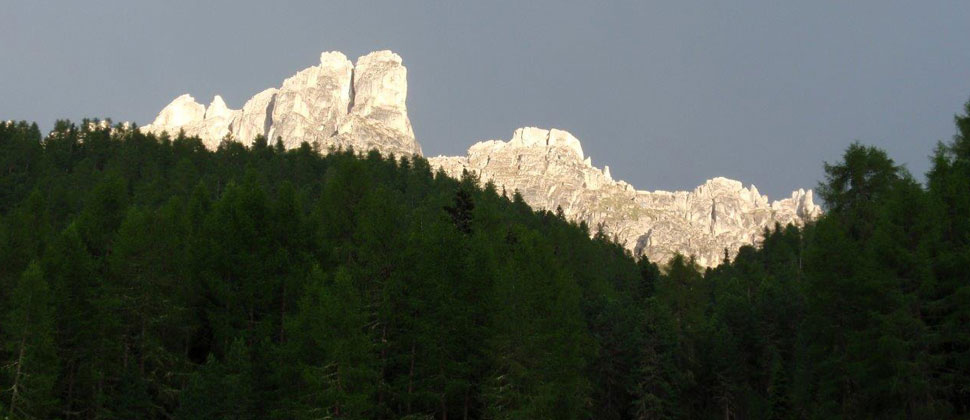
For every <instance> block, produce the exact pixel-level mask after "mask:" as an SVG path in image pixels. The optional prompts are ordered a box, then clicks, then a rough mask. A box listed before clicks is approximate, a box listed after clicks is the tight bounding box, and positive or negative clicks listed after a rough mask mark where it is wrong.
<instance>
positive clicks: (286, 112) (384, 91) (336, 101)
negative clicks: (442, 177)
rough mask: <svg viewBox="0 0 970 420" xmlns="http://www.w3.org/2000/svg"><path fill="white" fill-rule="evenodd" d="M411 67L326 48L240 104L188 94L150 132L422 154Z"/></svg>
mask: <svg viewBox="0 0 970 420" xmlns="http://www.w3.org/2000/svg"><path fill="white" fill-rule="evenodd" d="M406 98H407V69H406V68H405V67H404V65H403V64H402V60H401V57H400V56H398V55H397V54H394V53H393V52H390V51H377V52H373V53H370V54H367V55H365V56H363V57H360V58H359V59H357V65H356V66H354V65H353V64H352V63H351V62H350V60H348V59H347V57H346V56H344V55H343V54H342V53H339V52H324V53H322V54H321V55H320V65H318V66H313V67H310V68H307V69H304V70H301V71H300V72H298V73H296V74H295V75H293V76H291V77H289V78H287V79H286V80H284V81H283V83H282V86H281V87H280V88H278V89H277V88H270V89H267V90H264V91H262V92H260V93H258V94H256V95H255V96H253V97H252V98H251V99H250V100H249V101H247V102H246V104H245V105H244V106H243V108H242V109H241V110H233V109H229V108H228V107H227V106H226V104H225V102H224V101H223V100H222V98H221V97H219V96H218V95H217V96H216V98H215V99H213V101H212V104H211V105H209V106H208V107H204V106H202V105H201V104H199V103H197V102H195V99H194V98H192V96H190V95H188V94H185V95H182V96H179V97H178V98H176V99H175V100H174V101H172V103H170V104H169V105H168V106H166V107H165V108H164V109H163V110H162V112H161V113H159V115H158V117H157V118H156V119H155V121H154V122H152V124H149V125H146V126H144V127H142V130H143V131H145V132H151V133H156V134H161V133H162V132H168V133H170V134H172V135H174V134H177V133H178V132H179V130H184V131H185V134H186V135H189V136H199V137H200V138H201V139H202V142H203V144H205V146H206V147H207V148H209V149H215V148H217V147H218V146H219V143H220V142H221V141H222V140H223V139H224V138H226V136H231V137H232V138H234V139H235V140H236V141H239V142H241V143H243V144H245V145H249V144H251V143H252V141H253V139H254V138H255V137H256V136H258V135H262V136H266V137H267V139H268V140H269V142H270V143H271V144H273V143H275V142H276V141H281V142H282V144H283V147H284V148H286V149H292V148H296V147H299V146H300V144H301V143H303V142H307V143H310V144H311V145H313V146H316V147H318V148H319V150H321V151H322V152H324V153H325V152H326V151H327V150H328V149H329V148H330V147H335V148H350V147H352V148H354V149H355V150H358V151H368V150H371V149H377V150H378V151H380V152H381V153H384V154H391V153H393V154H395V155H397V156H402V155H414V154H418V155H420V154H421V146H419V145H418V143H417V141H415V139H414V131H413V130H412V129H411V121H410V120H409V119H408V114H407V106H406V105H405V99H406Z"/></svg>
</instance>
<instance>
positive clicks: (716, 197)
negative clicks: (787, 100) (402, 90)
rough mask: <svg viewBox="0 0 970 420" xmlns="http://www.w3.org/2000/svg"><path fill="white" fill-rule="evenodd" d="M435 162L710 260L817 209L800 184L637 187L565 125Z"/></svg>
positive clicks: (657, 249)
mask: <svg viewBox="0 0 970 420" xmlns="http://www.w3.org/2000/svg"><path fill="white" fill-rule="evenodd" d="M428 160H429V161H430V162H431V165H432V166H433V167H440V168H441V169H442V170H444V171H445V172H446V173H447V174H449V175H451V176H454V177H460V176H462V173H463V172H464V171H468V172H469V173H470V174H472V175H473V176H476V177H478V178H479V179H480V180H481V182H492V183H493V184H494V185H495V186H496V188H498V189H499V190H503V189H504V190H505V191H507V192H512V191H518V192H519V193H520V194H521V195H522V198H523V199H524V200H525V201H526V202H527V203H529V205H531V206H533V207H535V208H540V209H546V210H551V211H553V210H555V209H557V208H561V209H562V211H563V213H564V214H565V216H566V217H567V218H568V219H571V220H575V221H584V222H586V223H587V225H589V226H590V228H591V229H592V230H593V231H594V232H595V231H598V230H599V229H600V228H602V229H603V231H604V233H606V234H607V235H610V236H613V237H615V238H616V239H618V241H619V242H620V243H621V244H623V245H624V246H625V247H626V248H627V249H629V250H630V251H631V252H633V253H634V255H646V256H647V257H649V258H650V260H652V261H659V262H665V261H668V260H669V259H670V258H671V257H673V255H674V254H675V253H681V254H684V255H689V256H694V257H695V258H696V261H697V263H698V264H699V265H701V266H704V267H711V266H715V265H717V264H719V263H720V262H721V261H722V260H723V259H724V253H725V252H727V253H728V254H729V255H730V256H733V255H734V254H736V253H737V250H738V249H739V248H740V247H741V246H743V245H750V244H753V243H756V242H757V241H758V240H759V238H760V237H761V235H762V232H763V231H764V229H765V228H766V227H773V226H774V225H775V224H776V223H778V224H781V225H782V226H785V225H787V224H789V223H793V224H796V225H802V224H804V223H805V222H806V221H808V220H811V219H814V218H816V217H818V216H819V215H820V214H821V209H820V208H819V207H818V206H817V205H815V204H814V203H813V202H812V191H811V190H809V191H804V190H798V191H795V192H793V193H792V195H791V197H789V198H786V199H784V200H779V201H774V202H769V201H768V197H766V196H764V195H761V194H760V193H759V192H758V189H757V188H755V187H754V186H751V187H750V188H744V186H743V185H742V184H741V183H740V182H738V181H734V180H730V179H727V178H714V179H712V180H709V181H707V182H705V183H704V185H701V186H699V187H697V188H695V189H694V190H693V191H676V192H668V191H640V190H637V189H635V188H633V186H631V185H630V184H628V183H626V182H624V181H617V180H614V179H613V178H612V177H611V176H610V168H609V167H608V166H607V167H604V168H603V169H602V170H601V169H599V168H596V167H594V166H593V165H592V160H591V159H590V158H588V157H584V156H583V149H582V146H581V145H580V142H579V140H577V139H576V138H575V137H573V136H572V135H571V134H569V133H567V132H565V131H562V130H556V129H552V130H543V129H538V128H531V127H530V128H520V129H518V130H516V131H515V133H513V134H512V139H511V140H509V141H507V142H506V141H501V140H489V141H484V142H480V143H476V144H475V145H473V146H472V147H471V148H469V149H468V156H462V157H449V156H439V157H433V158H430V159H428Z"/></svg>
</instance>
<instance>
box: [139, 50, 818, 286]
mask: <svg viewBox="0 0 970 420" xmlns="http://www.w3.org/2000/svg"><path fill="white" fill-rule="evenodd" d="M406 99H407V69H406V68H405V67H404V65H403V64H402V60H401V57H400V56H398V55H397V54H394V53H392V52H390V51H377V52H373V53H370V54H367V55H365V56H363V57H360V58H358V59H357V62H356V64H352V63H351V62H350V60H348V59H347V57H346V56H344V55H343V54H341V53H339V52H325V53H323V54H321V55H320V64H319V65H317V66H313V67H310V68H307V69H304V70H302V71H300V72H298V73H296V74H295V75H293V76H291V77H289V78H287V79H286V80H284V81H283V83H282V85H281V86H280V87H279V88H270V89H266V90H264V91H262V92H260V93H258V94H256V95H255V96H253V97H252V98H251V99H249V100H248V101H247V102H246V103H245V105H243V107H242V109H239V110H234V109H230V108H229V107H228V106H226V103H225V102H224V101H223V100H222V98H221V97H219V96H218V95H217V96H216V97H215V98H214V99H213V100H212V103H210V104H209V105H208V106H203V105H202V104H200V103H197V102H196V101H195V99H194V98H193V97H192V96H190V95H187V94H186V95H182V96H179V97H178V98H176V99H175V100H174V101H172V103H171V104H169V105H168V106H166V107H165V109H163V110H162V112H161V113H159V114H158V117H157V118H156V119H155V121H154V122H153V123H152V124H150V125H147V126H145V127H142V130H144V131H147V132H152V133H161V132H165V131H167V132H168V133H170V134H172V135H174V134H176V133H178V132H179V130H184V131H185V133H186V134H187V135H190V136H199V137H200V138H201V139H202V141H203V143H204V144H205V146H206V147H208V148H210V149H215V148H217V147H218V146H219V144H220V142H222V140H223V139H224V138H226V137H227V136H231V137H233V138H234V139H235V140H236V141H239V142H242V143H243V144H245V145H250V144H251V143H252V141H253V139H254V138H255V137H256V136H258V135H263V136H266V137H267V139H268V140H269V142H270V144H274V143H275V142H277V141H280V142H281V143H282V145H283V146H284V147H285V148H287V149H290V148H294V147H299V145H300V144H301V143H302V142H304V141H305V142H308V143H310V144H311V145H313V146H315V147H317V149H318V150H320V151H321V152H323V153H326V152H327V150H328V149H329V148H330V147H334V148H343V149H346V148H351V147H352V148H353V149H354V150H356V151H358V152H366V151H369V150H372V149H376V150H378V151H380V152H381V153H382V154H385V155H388V154H394V155H396V156H406V155H421V146H420V145H419V144H418V142H417V141H416V140H415V137H414V130H413V129H412V127H411V121H410V120H409V119H408V113H407V106H406V104H405V102H406ZM429 162H430V163H431V165H432V167H436V168H441V169H443V170H444V171H445V172H446V173H448V174H449V175H451V176H454V177H460V176H461V174H462V171H464V170H467V171H470V172H471V173H472V174H474V175H476V176H478V177H480V179H481V182H483V183H484V182H489V181H491V182H493V183H494V184H495V185H496V186H497V187H498V188H499V189H505V190H506V191H507V192H508V193H509V194H511V193H512V192H514V191H519V193H521V194H522V197H523V198H524V199H525V201H526V202H527V203H529V205H531V206H532V207H534V208H538V209H546V210H555V209H556V208H557V207H562V209H563V211H564V213H565V215H566V216H567V217H568V218H570V219H572V220H577V221H585V222H586V223H587V224H588V225H589V226H590V228H591V229H592V230H593V231H594V232H595V231H596V230H597V229H599V228H600V227H602V229H603V230H604V231H605V233H607V234H608V235H610V236H615V237H616V238H617V239H619V241H620V242H621V243H623V244H624V245H625V246H626V247H627V248H628V249H629V250H630V251H631V252H633V253H634V254H635V255H646V256H648V257H650V259H651V260H653V261H656V262H661V263H662V262H666V261H667V260H669V259H670V258H671V257H672V256H673V255H674V254H675V253H678V252H679V253H681V254H685V255H693V256H694V257H696V259H697V262H698V263H699V264H700V265H702V266H708V267H709V266H714V265H717V264H718V263H719V262H720V261H721V260H722V259H723V257H724V251H725V250H727V251H728V253H729V254H730V255H732V256H733V255H734V254H735V253H736V252H737V250H738V249H739V248H740V247H741V246H743V245H748V244H753V243H755V242H757V241H758V240H759V238H760V236H761V233H762V231H763V230H764V228H766V227H772V226H774V225H775V224H776V223H780V224H782V225H787V224H788V223H794V224H796V225H801V224H803V223H805V222H806V221H809V220H812V219H814V218H816V217H818V215H819V214H820V213H821V209H820V208H819V207H818V206H816V205H815V204H814V203H813V202H812V191H804V190H798V191H795V192H793V193H792V195H791V197H789V198H786V199H783V200H779V201H774V202H769V201H768V198H767V197H765V196H763V195H761V194H760V193H759V192H758V190H757V189H756V188H755V187H754V186H751V187H749V188H745V187H744V186H743V185H742V184H741V183H740V182H738V181H733V180H729V179H726V178H714V179H711V180H709V181H707V182H705V183H704V185H701V186H699V187H697V188H695V189H694V190H693V191H676V192H667V191H653V192H650V191H639V190H636V189H635V188H633V186H631V185H630V184H628V183H626V182H623V181H617V180H614V179H613V178H612V177H611V176H610V168H609V167H608V166H607V167H604V168H603V169H599V168H596V167H594V166H593V165H592V161H591V160H590V158H588V157H586V156H584V154H583V148H582V145H581V144H580V142H579V140H578V139H576V137H573V135H571V134H569V133H567V132H565V131H562V130H556V129H552V130H543V129H539V128H520V129H518V130H516V131H515V133H513V135H512V139H511V140H509V141H500V140H489V141H485V142H481V143H477V144H475V145H473V146H472V147H471V148H470V149H468V155H467V156H461V157H445V156H439V157H434V158H431V159H429Z"/></svg>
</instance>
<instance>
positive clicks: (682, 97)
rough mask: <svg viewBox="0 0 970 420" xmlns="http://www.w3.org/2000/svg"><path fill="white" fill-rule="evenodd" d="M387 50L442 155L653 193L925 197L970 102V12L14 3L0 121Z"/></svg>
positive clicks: (937, 8) (205, 91)
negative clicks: (551, 140) (847, 175)
mask: <svg viewBox="0 0 970 420" xmlns="http://www.w3.org/2000/svg"><path fill="white" fill-rule="evenodd" d="M380 49H391V50H394V51H395V52H397V53H399V54H400V55H401V56H402V57H403V58H404V64H405V65H406V66H407V67H408V89H409V93H408V108H409V114H410V117H411V122H412V124H413V126H414V131H415V134H416V135H417V138H418V141H419V142H420V143H421V145H422V147H423V149H424V151H425V154H426V155H429V156H433V155H438V154H445V155H456V154H464V153H465V150H467V148H468V146H470V145H471V144H472V143H474V142H476V141H480V140H484V139H508V138H509V137H510V136H511V134H512V131H513V130H514V129H515V128H517V127H521V126H538V127H544V128H548V127H555V128H560V129H564V130H567V131H570V132H572V133H573V134H574V135H575V136H576V137H578V138H579V139H580V140H581V141H582V144H583V148H584V150H585V151H586V154H587V155H588V156H592V160H593V164H594V165H595V166H598V167H602V166H603V165H609V166H610V169H611V172H612V174H613V177H614V178H617V179H624V180H627V181H629V182H630V183H632V184H633V185H634V186H636V187H637V188H639V189H648V190H654V189H667V190H672V189H692V188H693V187H694V186H696V185H698V184H699V183H701V182H703V181H704V180H705V179H708V178H711V177H714V176H726V177H730V178H735V179H738V180H741V181H742V182H744V183H745V184H755V185H757V186H758V188H759V189H760V190H761V191H762V193H768V194H769V195H770V196H771V197H772V198H780V197H779V196H781V195H787V194H788V193H789V192H790V191H791V190H793V189H797V188H799V187H814V186H815V185H816V183H817V182H818V181H819V180H820V179H821V177H822V162H823V161H829V162H833V161H836V160H837V159H838V158H839V156H840V154H841V152H842V151H843V150H844V148H845V147H846V146H847V145H848V144H849V143H850V142H852V141H853V140H859V141H861V142H863V143H867V144H873V145H877V146H879V147H882V148H884V149H886V150H887V151H888V152H889V153H890V155H891V156H892V157H893V158H894V159H896V161H897V162H899V163H903V164H905V165H906V166H907V167H908V168H909V169H910V170H911V171H912V172H913V173H914V174H915V175H917V178H918V179H922V178H923V173H925V171H926V170H927V169H928V167H929V164H928V161H927V156H928V155H929V154H930V153H931V151H932V149H933V146H934V144H935V143H936V142H937V141H938V140H947V141H949V140H950V139H951V137H952V135H953V133H954V128H953V115H954V114H955V113H957V112H958V111H960V110H961V108H962V104H963V103H965V102H966V101H967V100H968V99H970V2H968V1H924V2H916V1H806V2H787V1H781V2H780V1H774V0H773V1H733V2H725V1H721V2H704V3H700V2H690V1H670V2H651V1H631V2H615V3H607V2H593V1H582V2H578V1H577V2H573V1H561V0H557V1H535V0H529V1H521V0H517V1H508V2H505V1H488V2H484V1H483V2H470V1H469V2H465V1H427V2H418V1H388V2H376V1H347V2H326V1H278V2H276V1H238V0H237V1H205V2H202V1H155V2H151V3H150V4H148V2H131V1H91V2H78V1H62V2H54V1H43V0H32V1H20V0H13V1H10V0H6V1H4V2H3V4H2V5H0V57H2V60H0V118H2V119H17V120H19V119H27V120H32V121H37V122H38V123H40V124H41V126H42V127H44V128H45V129H46V128H49V127H51V126H52V125H53V122H54V120H55V119H58V118H70V119H72V120H78V119H80V118H82V117H110V118H112V119H113V120H114V121H116V122H117V121H124V120H131V121H136V122H138V123H139V124H147V123H149V122H151V120H153V119H154V117H155V115H156V114H157V113H158V111H160V110H161V109H162V107H164V106H165V105H166V104H168V102H170V101H171V100H172V99H174V98H175V97H176V96H178V95H180V94H182V93H191V94H192V95H193V96H195V97H196V99H197V100H198V101H199V102H203V103H206V104H207V103H208V102H209V101H210V100H211V99H212V96H213V95H215V94H221V95H222V96H223V97H224V98H225V99H226V102H227V103H228V104H229V106H230V107H233V108H239V107H241V106H242V104H243V103H244V102H245V100H246V99H248V98H249V97H250V96H252V95H253V94H255V93H257V92H259V91H261V90H263V89H265V88H267V87H272V86H279V85H280V84H281V82H282V80H283V79H284V78H286V77H288V76H290V75H292V74H293V73H295V72H297V71H298V70H300V69H303V68H305V67H308V66H311V65H315V64H317V62H318V59H319V55H320V52H321V51H327V50H339V51H343V52H344V53H345V54H347V56H348V57H350V58H351V59H352V60H355V59H356V57H358V56H360V55H363V54H366V53H367V52H370V51H373V50H380Z"/></svg>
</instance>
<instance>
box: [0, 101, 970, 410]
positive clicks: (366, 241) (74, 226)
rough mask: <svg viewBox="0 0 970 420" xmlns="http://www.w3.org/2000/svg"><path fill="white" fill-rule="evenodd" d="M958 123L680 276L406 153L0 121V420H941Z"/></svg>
mask: <svg viewBox="0 0 970 420" xmlns="http://www.w3.org/2000/svg"><path fill="white" fill-rule="evenodd" d="M966 111H967V114H968V115H970V104H968V105H967V109H966ZM957 126H958V134H957V136H955V138H954V140H953V141H952V142H950V143H948V144H945V145H944V144H941V145H940V146H939V147H938V148H937V150H936V152H935V154H934V157H933V159H934V160H933V169H932V170H931V171H930V173H929V174H928V176H927V182H926V184H925V185H921V184H919V183H918V182H916V181H915V180H914V179H913V178H912V177H911V176H910V175H909V174H907V173H906V171H905V170H904V169H902V168H900V167H898V166H897V165H896V164H895V163H893V161H892V160H891V159H889V158H888V157H887V156H886V155H885V153H883V152H882V151H879V150H877V149H873V148H870V147H864V146H861V145H858V144H856V145H852V146H850V147H849V149H848V150H847V151H846V153H845V156H844V159H843V161H842V162H839V163H836V164H833V165H826V173H827V179H826V181H825V183H824V184H823V185H822V186H821V188H820V191H819V193H820V195H821V196H822V197H823V198H824V199H825V201H826V204H827V207H828V211H827V213H826V215H825V216H824V217H822V218H821V219H820V220H819V221H817V222H816V223H814V224H811V225H809V226H807V227H805V228H804V229H799V228H796V227H792V226H788V227H781V226H778V227H777V228H776V229H774V230H769V231H766V232H765V236H764V239H763V243H762V244H761V245H760V246H759V247H758V248H754V247H745V248H742V249H741V251H740V252H739V254H738V255H737V257H735V258H734V260H733V261H728V260H727V259H726V260H725V264H723V265H721V266H720V267H718V268H716V269H709V270H707V271H706V272H701V271H700V270H699V269H698V268H697V267H696V265H695V264H694V263H693V262H692V261H690V260H689V259H686V258H683V257H677V258H675V259H674V260H673V261H671V262H670V263H669V264H667V265H665V266H664V267H658V266H657V265H656V264H653V263H651V262H650V261H647V260H645V259H641V260H634V259H633V258H632V257H631V256H630V255H629V254H628V253H627V252H626V251H625V250H624V249H623V247H622V246H620V245H619V244H616V243H615V242H614V241H612V240H610V238H609V237H607V235H605V234H603V233H597V234H594V235H592V238H591V237H590V236H591V235H590V229H589V228H588V227H587V226H585V225H582V224H579V225H577V224H575V223H570V222H568V221H566V220H564V218H563V216H562V214H561V212H555V213H554V212H535V211H533V210H531V209H530V208H529V207H528V206H527V205H526V204H525V203H524V202H523V201H522V199H521V197H520V196H518V194H515V193H513V192H508V193H506V192H505V191H497V190H496V188H495V187H494V186H492V185H485V186H483V187H479V186H478V183H477V181H476V180H474V179H472V178H471V177H467V176H466V177H465V178H464V179H462V180H455V179H451V178H448V177H447V176H445V175H444V174H443V173H434V171H433V170H432V168H430V167H429V165H428V163H427V161H425V160H424V159H421V158H413V159H408V158H404V159H396V158H393V157H382V156H380V155H379V154H377V153H376V152H371V153H369V154H367V155H366V156H359V155H355V154H354V153H353V152H352V151H346V152H339V151H331V153H329V154H327V155H326V156H321V155H320V154H319V153H318V151H315V150H312V148H311V147H310V146H308V145H304V146H303V147H301V148H299V149H296V150H290V151H283V150H282V149H281V148H280V147H278V146H273V145H269V144H267V142H266V140H265V139H258V140H257V141H256V142H255V144H254V145H253V146H252V147H251V148H246V147H243V146H241V145H240V144H238V143H234V142H231V141H227V142H224V143H223V144H222V145H221V146H220V147H219V149H218V150H217V151H214V152H212V151H207V150H206V149H205V148H204V147H203V146H202V144H201V142H200V141H199V140H198V139H197V138H186V137H184V136H181V135H179V136H176V137H174V138H169V137H167V136H162V137H160V138H158V137H155V136H152V135H144V134H141V133H139V132H137V131H135V130H130V129H125V128H123V127H120V126H118V127H115V128H114V129H107V128H101V127H102V126H101V125H99V124H89V122H88V121H85V122H83V123H82V124H81V125H80V126H75V125H73V124H71V123H69V122H66V121H61V122H58V123H57V124H56V125H55V128H54V130H53V131H52V132H51V133H50V134H49V135H47V136H45V137H43V138H42V135H41V133H40V131H39V130H38V129H37V126H36V125H28V124H27V123H16V124H2V123H0V320H2V321H0V366H2V369H0V417H2V416H9V417H10V418H65V419H67V418H76V419H95V418H99V419H100V418H119V419H120V418H124V419H131V418H178V419H208V418H235V419H257V418H260V419H261V418H307V419H313V418H352V419H357V418H388V419H390V418H410V419H425V418H427V419H431V418H439V419H445V418H489V419H520V418H522V419H526V418H548V419H570V418H575V419H578V418H597V419H651V418H726V419H732V418H738V419H740V418H839V417H842V418H946V417H965V416H967V415H970V405H968V402H967V401H970V353H968V352H970V329H968V328H967V325H968V322H970V274H968V270H970V117H968V116H967V115H964V116H961V117H958V118H957Z"/></svg>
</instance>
